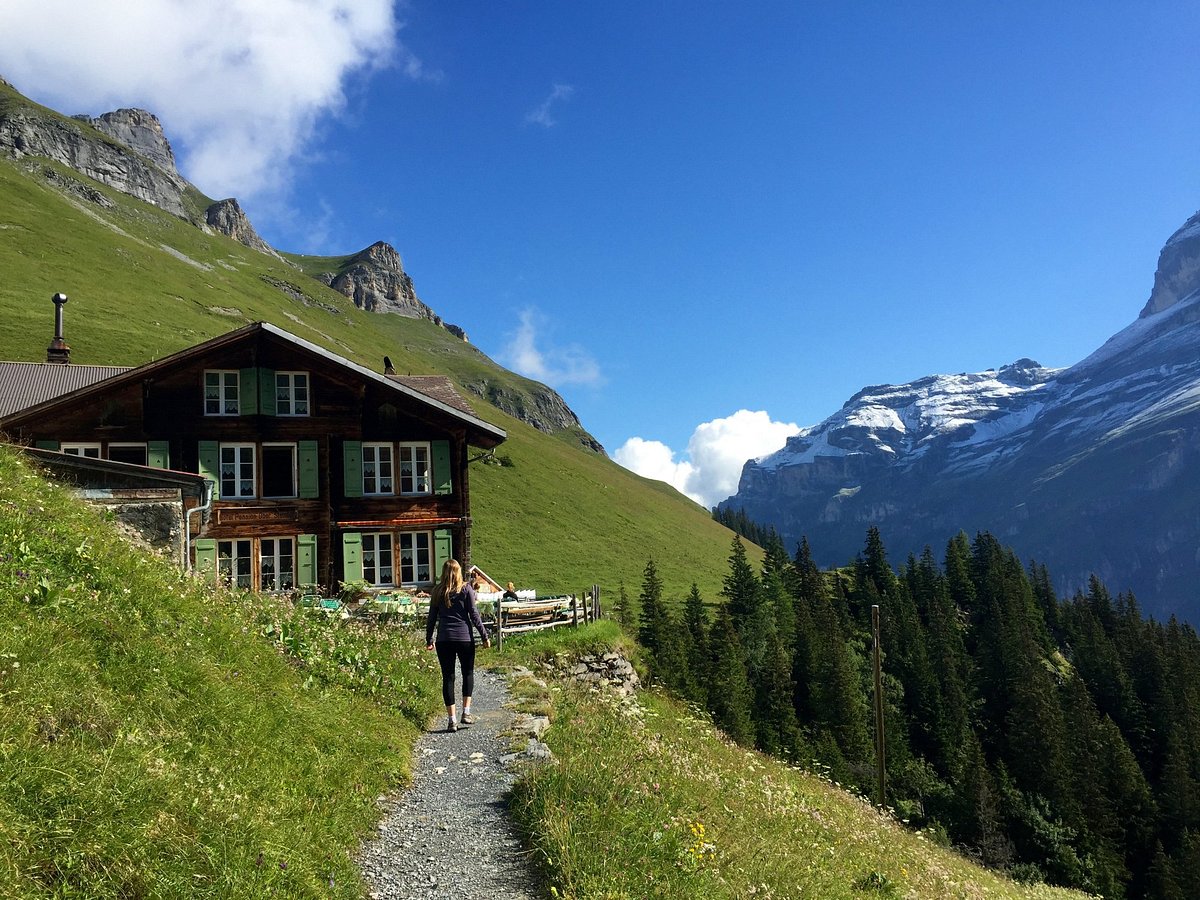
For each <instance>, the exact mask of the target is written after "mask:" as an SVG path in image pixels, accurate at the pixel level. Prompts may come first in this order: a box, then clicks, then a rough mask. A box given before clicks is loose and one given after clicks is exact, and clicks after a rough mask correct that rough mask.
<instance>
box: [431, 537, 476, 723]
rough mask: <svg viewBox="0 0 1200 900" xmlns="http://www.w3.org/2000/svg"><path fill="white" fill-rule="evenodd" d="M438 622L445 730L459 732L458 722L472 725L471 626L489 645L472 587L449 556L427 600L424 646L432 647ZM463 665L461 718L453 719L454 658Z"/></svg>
mask: <svg viewBox="0 0 1200 900" xmlns="http://www.w3.org/2000/svg"><path fill="white" fill-rule="evenodd" d="M435 624H436V625H437V645H436V646H437V655H438V663H440V664H441V667H442V701H443V702H444V703H445V704H446V730H447V731H458V725H459V722H461V723H462V724H463V725H472V724H474V722H475V719H474V717H472V715H471V692H472V690H474V688H475V637H474V635H472V634H471V626H474V627H475V630H476V631H478V632H479V636H480V637H481V638H483V646H484V647H490V646H491V645H492V642H491V640H490V639H489V638H488V633H487V629H486V628H484V626H483V619H482V618H480V615H479V610H478V609H476V608H475V589H474V588H473V587H471V585H469V584H467V583H465V582H464V581H463V573H462V566H461V565H459V562H458V560H457V559H448V560H446V564H445V565H444V566H442V580H441V581H439V582H438V584H437V587H435V588H434V589H433V598H432V599H431V600H430V602H429V618H428V620H427V621H426V622H425V649H426V650H432V649H433V648H434V643H433V626H434V625H435ZM456 658H457V659H458V662H459V664H460V665H461V666H462V679H463V709H462V719H460V720H458V721H456V720H455V718H454V660H455V659H456Z"/></svg>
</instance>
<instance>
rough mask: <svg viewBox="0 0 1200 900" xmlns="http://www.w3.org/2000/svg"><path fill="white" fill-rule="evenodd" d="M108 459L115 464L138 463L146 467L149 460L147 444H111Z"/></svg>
mask: <svg viewBox="0 0 1200 900" xmlns="http://www.w3.org/2000/svg"><path fill="white" fill-rule="evenodd" d="M108 458H109V459H111V460H113V461H114V462H123V463H136V464H137V465H139V466H144V465H146V464H147V463H148V460H149V456H148V455H147V453H146V444H145V442H142V443H140V444H139V443H121V444H109V445H108Z"/></svg>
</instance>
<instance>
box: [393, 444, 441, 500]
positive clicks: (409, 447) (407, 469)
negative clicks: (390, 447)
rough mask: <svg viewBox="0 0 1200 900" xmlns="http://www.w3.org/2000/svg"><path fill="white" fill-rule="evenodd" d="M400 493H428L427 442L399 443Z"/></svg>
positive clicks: (431, 489) (430, 481) (430, 478)
mask: <svg viewBox="0 0 1200 900" xmlns="http://www.w3.org/2000/svg"><path fill="white" fill-rule="evenodd" d="M399 449H400V493H401V494H429V493H432V492H433V488H432V487H431V486H430V485H431V483H432V480H433V479H432V477H431V475H430V471H429V443H428V442H425V443H417V444H400V447H399Z"/></svg>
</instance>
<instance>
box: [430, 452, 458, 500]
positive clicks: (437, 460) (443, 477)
mask: <svg viewBox="0 0 1200 900" xmlns="http://www.w3.org/2000/svg"><path fill="white" fill-rule="evenodd" d="M432 449H433V454H432V455H433V459H432V461H431V462H432V465H433V492H434V493H435V494H449V493H452V492H453V489H454V484H453V482H454V478H453V476H452V474H451V467H450V442H449V441H434V442H433V444H432Z"/></svg>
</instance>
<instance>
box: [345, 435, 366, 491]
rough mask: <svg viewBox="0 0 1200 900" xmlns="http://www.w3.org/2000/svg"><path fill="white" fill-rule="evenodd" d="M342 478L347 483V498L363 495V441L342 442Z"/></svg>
mask: <svg viewBox="0 0 1200 900" xmlns="http://www.w3.org/2000/svg"><path fill="white" fill-rule="evenodd" d="M342 478H343V480H344V482H345V496H347V497H361V496H362V495H363V490H362V441H342Z"/></svg>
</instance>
